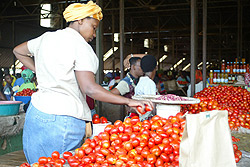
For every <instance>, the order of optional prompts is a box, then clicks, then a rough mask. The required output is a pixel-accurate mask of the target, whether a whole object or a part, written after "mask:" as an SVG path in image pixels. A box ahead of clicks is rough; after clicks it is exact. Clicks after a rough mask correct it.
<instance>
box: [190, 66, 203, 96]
mask: <svg viewBox="0 0 250 167" xmlns="http://www.w3.org/2000/svg"><path fill="white" fill-rule="evenodd" d="M202 90H203V82H202V72H201V70H196V71H195V93H197V92H200V91H202ZM190 96H191V85H188V90H187V97H190Z"/></svg>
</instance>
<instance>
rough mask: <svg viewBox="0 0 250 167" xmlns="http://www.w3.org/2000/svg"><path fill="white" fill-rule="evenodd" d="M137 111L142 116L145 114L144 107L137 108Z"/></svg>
mask: <svg viewBox="0 0 250 167" xmlns="http://www.w3.org/2000/svg"><path fill="white" fill-rule="evenodd" d="M136 109H137V111H138V112H139V113H141V114H145V111H143V110H142V107H141V106H137V107H136Z"/></svg>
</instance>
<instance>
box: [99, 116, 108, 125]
mask: <svg viewBox="0 0 250 167" xmlns="http://www.w3.org/2000/svg"><path fill="white" fill-rule="evenodd" d="M100 122H101V123H102V124H106V123H108V119H107V118H106V117H101V118H100Z"/></svg>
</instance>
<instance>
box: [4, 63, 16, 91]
mask: <svg viewBox="0 0 250 167" xmlns="http://www.w3.org/2000/svg"><path fill="white" fill-rule="evenodd" d="M7 74H9V75H10V70H9V69H8V68H5V69H4V75H7ZM10 76H11V78H12V82H11V86H12V87H13V86H14V83H15V81H16V77H15V76H14V75H10ZM5 85H6V81H3V86H5Z"/></svg>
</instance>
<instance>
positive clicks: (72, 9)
mask: <svg viewBox="0 0 250 167" xmlns="http://www.w3.org/2000/svg"><path fill="white" fill-rule="evenodd" d="M63 16H64V18H65V20H66V22H70V21H76V20H80V19H84V18H86V17H92V18H95V19H97V20H99V21H100V20H102V9H101V8H100V7H99V6H98V5H97V4H96V3H93V1H89V2H88V3H87V4H81V3H73V4H70V5H69V6H68V7H67V8H66V9H65V11H64V12H63Z"/></svg>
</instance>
